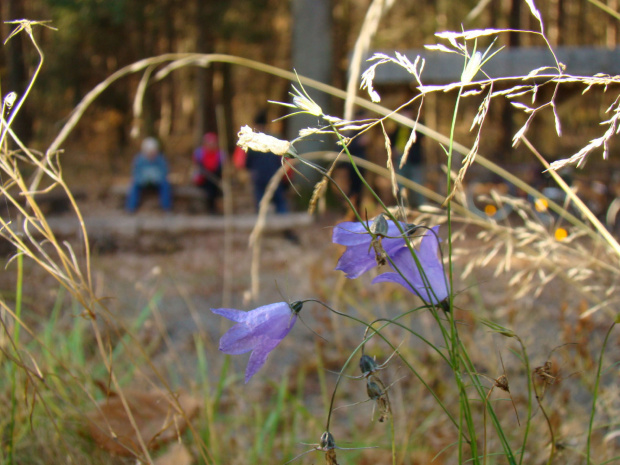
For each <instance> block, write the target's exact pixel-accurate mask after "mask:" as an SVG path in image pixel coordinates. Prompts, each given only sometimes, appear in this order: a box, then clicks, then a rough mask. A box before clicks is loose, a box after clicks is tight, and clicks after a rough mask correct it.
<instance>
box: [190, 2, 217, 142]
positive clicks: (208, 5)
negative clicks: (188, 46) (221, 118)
mask: <svg viewBox="0 0 620 465" xmlns="http://www.w3.org/2000/svg"><path fill="white" fill-rule="evenodd" d="M215 1H217V0H196V30H197V44H196V49H197V51H198V52H199V53H213V51H214V49H215V38H214V36H213V34H212V33H211V29H210V28H209V24H212V23H213V22H214V21H215V18H214V14H213V13H214V11H215V6H216V5H215V4H214V2H215ZM213 78H214V70H213V65H210V66H209V67H208V68H198V70H197V72H196V122H195V123H196V124H195V133H194V138H195V144H196V145H199V144H200V141H201V139H202V135H203V134H204V133H205V132H207V131H217V119H216V116H215V99H214V92H213Z"/></svg>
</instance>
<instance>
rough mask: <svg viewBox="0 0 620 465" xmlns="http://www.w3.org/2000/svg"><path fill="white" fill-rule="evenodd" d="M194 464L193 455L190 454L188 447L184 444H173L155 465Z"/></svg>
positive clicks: (158, 458)
mask: <svg viewBox="0 0 620 465" xmlns="http://www.w3.org/2000/svg"><path fill="white" fill-rule="evenodd" d="M192 463H194V458H193V457H192V454H190V453H189V451H188V450H187V447H185V445H183V444H179V443H175V444H172V445H171V446H170V447H169V448H168V450H167V451H166V453H165V454H163V455H162V456H160V457H157V460H155V462H154V465H191V464H192Z"/></svg>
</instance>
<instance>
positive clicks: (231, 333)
mask: <svg viewBox="0 0 620 465" xmlns="http://www.w3.org/2000/svg"><path fill="white" fill-rule="evenodd" d="M302 305H303V303H302V302H293V303H292V304H288V303H286V302H278V303H275V304H269V305H264V306H262V307H258V308H256V309H254V310H250V311H249V312H244V311H242V310H235V309H234V308H212V309H211V311H212V312H213V313H215V314H216V315H221V316H223V317H224V318H228V319H229V320H232V321H235V322H236V323H237V324H236V325H234V326H233V327H232V328H230V329H229V330H228V332H226V334H224V335H223V336H222V338H221V339H220V350H221V351H222V352H224V353H226V354H231V355H238V354H244V353H246V352H249V351H250V350H251V351H252V355H250V360H249V362H248V366H247V368H246V370H245V382H246V383H247V382H248V381H250V378H252V376H254V375H255V374H256V372H257V371H258V370H260V369H261V367H262V366H263V365H264V364H265V362H266V361H267V356H268V355H269V353H270V352H271V351H272V350H273V349H275V348H276V346H277V345H278V344H280V341H282V339H284V338H285V337H286V335H287V334H288V333H289V332H290V331H291V329H293V325H294V324H295V321H296V320H297V314H298V313H299V312H300V311H301V307H302Z"/></svg>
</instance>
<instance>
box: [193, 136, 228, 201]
mask: <svg viewBox="0 0 620 465" xmlns="http://www.w3.org/2000/svg"><path fill="white" fill-rule="evenodd" d="M193 160H194V167H195V171H194V178H193V181H194V184H195V185H197V186H198V187H201V188H203V189H204V190H205V193H206V195H207V210H208V211H209V212H211V213H215V211H216V207H215V202H216V199H217V197H219V196H220V193H221V190H222V189H221V178H222V161H223V160H224V153H223V152H222V150H220V148H219V144H218V138H217V134H215V133H214V132H208V133H206V134H205V135H204V137H203V138H202V145H201V146H200V147H198V148H197V149H196V150H194V157H193Z"/></svg>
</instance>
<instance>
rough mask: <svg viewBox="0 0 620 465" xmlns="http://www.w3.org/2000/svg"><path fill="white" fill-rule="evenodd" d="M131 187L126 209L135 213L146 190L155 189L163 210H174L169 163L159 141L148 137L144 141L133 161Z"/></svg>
mask: <svg viewBox="0 0 620 465" xmlns="http://www.w3.org/2000/svg"><path fill="white" fill-rule="evenodd" d="M131 178H132V179H131V186H130V187H129V192H128V193H127V202H126V204H125V208H126V210H127V211H128V212H130V213H133V212H135V211H136V210H137V209H138V206H139V205H140V197H141V196H142V193H143V192H144V190H145V189H154V190H156V191H157V192H158V194H159V205H160V206H161V208H162V210H164V211H170V210H171V209H172V188H171V187H170V183H169V182H168V162H167V161H166V157H165V156H164V154H163V153H162V152H161V151H160V149H159V143H158V142H157V139H155V138H153V137H147V138H146V139H144V140H143V141H142V146H141V148H140V152H139V153H138V154H137V155H136V156H135V158H134V160H133V167H132V171H131Z"/></svg>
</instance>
